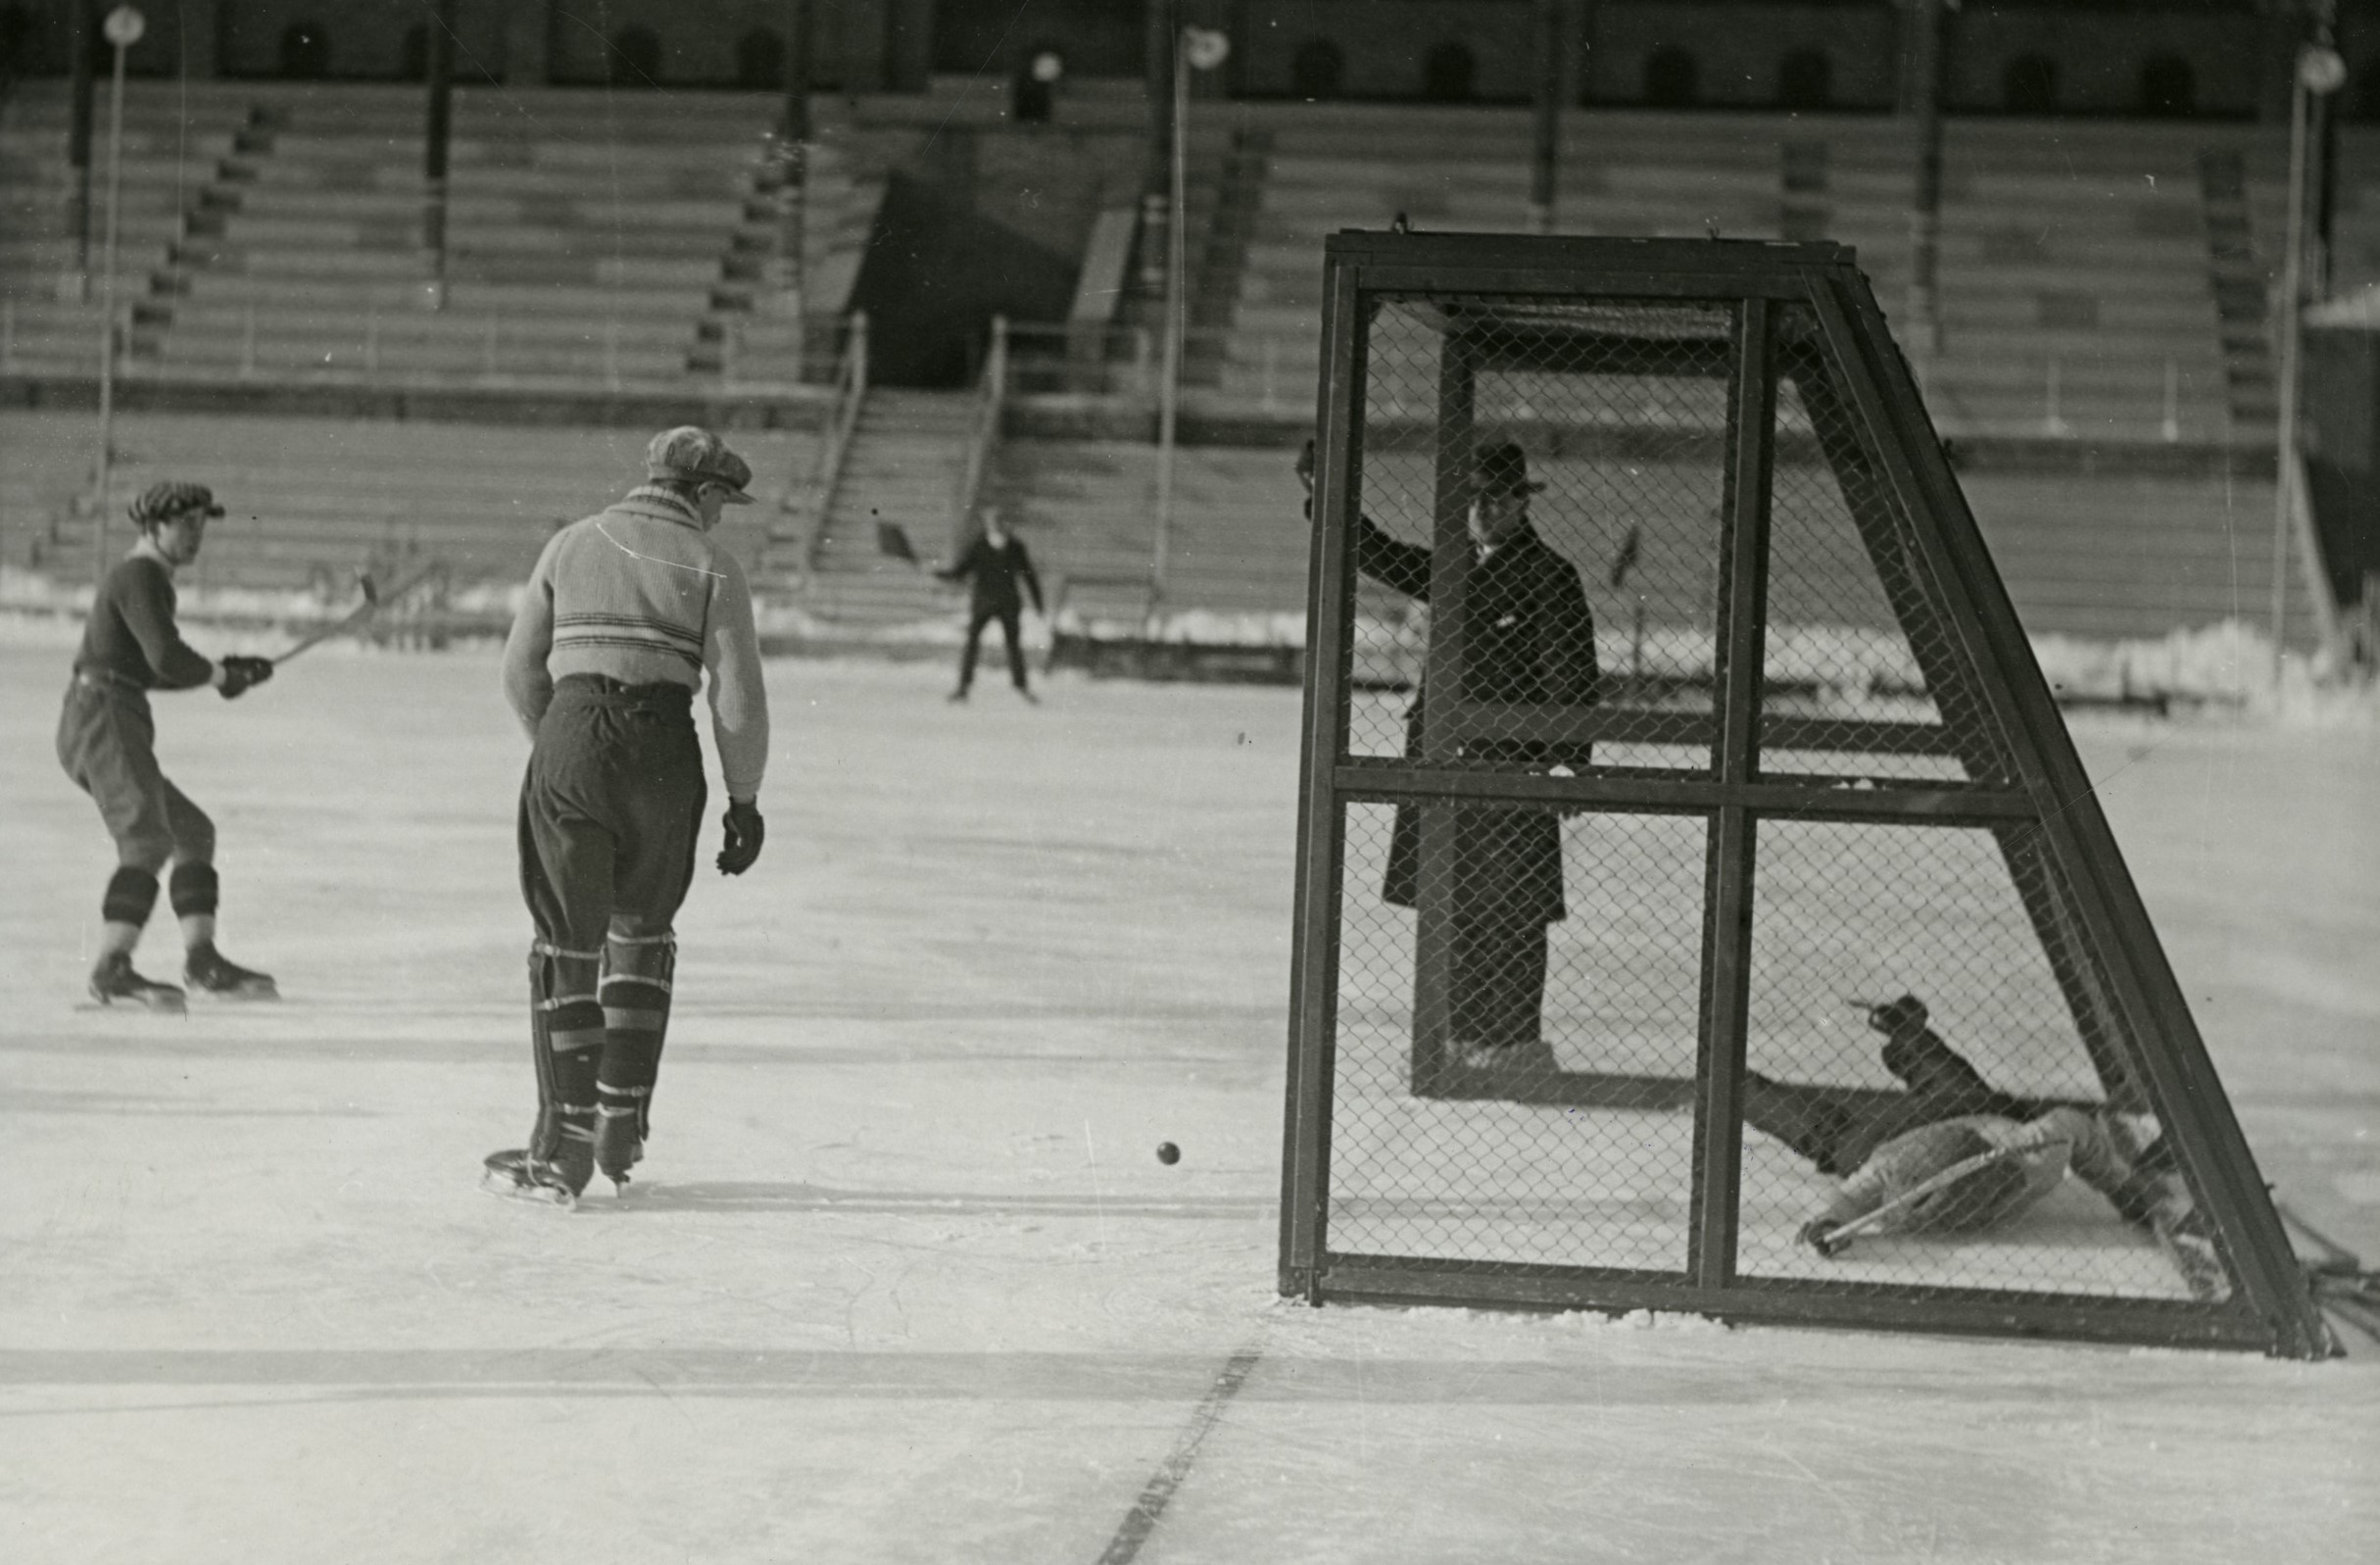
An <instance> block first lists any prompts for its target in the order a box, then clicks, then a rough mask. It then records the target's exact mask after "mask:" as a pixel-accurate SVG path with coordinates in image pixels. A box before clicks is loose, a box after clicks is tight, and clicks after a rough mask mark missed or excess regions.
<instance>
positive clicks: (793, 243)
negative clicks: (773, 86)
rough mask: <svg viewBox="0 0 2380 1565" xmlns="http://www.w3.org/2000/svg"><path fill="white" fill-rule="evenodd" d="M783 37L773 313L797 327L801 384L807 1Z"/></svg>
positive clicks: (796, 369) (789, 11)
mask: <svg viewBox="0 0 2380 1565" xmlns="http://www.w3.org/2000/svg"><path fill="white" fill-rule="evenodd" d="M785 32H786V42H785V122H784V124H783V125H782V126H781V131H782V140H781V142H780V145H779V148H778V155H779V159H780V166H779V168H778V171H777V180H778V183H777V287H776V289H775V291H774V297H773V299H772V300H771V308H772V309H773V310H774V311H775V313H776V314H777V315H779V316H780V317H782V318H786V319H789V320H791V321H792V322H793V323H794V345H793V378H794V380H795V381H796V382H797V383H799V382H800V380H801V373H802V367H801V366H802V358H803V356H804V352H805V350H806V349H807V348H808V346H809V343H808V341H807V332H806V330H805V329H804V328H805V325H806V320H807V315H808V309H809V306H808V303H807V298H806V295H807V292H808V288H809V276H808V260H809V179H810V135H811V126H810V43H811V39H810V4H809V0H787V5H786V14H785Z"/></svg>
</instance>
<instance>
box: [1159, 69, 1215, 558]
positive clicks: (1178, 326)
mask: <svg viewBox="0 0 2380 1565" xmlns="http://www.w3.org/2000/svg"><path fill="white" fill-rule="evenodd" d="M1231 52H1232V46H1231V40H1230V39H1228V38H1226V37H1225V36H1224V35H1223V34H1222V33H1220V32H1216V31H1214V30H1212V29H1211V28H1207V27H1185V28H1183V29H1182V35H1181V37H1180V39H1179V40H1178V41H1177V46H1176V48H1175V49H1174V51H1173V53H1174V82H1173V89H1174V90H1173V105H1174V112H1173V121H1172V124H1171V126H1170V127H1169V128H1170V130H1171V132H1172V133H1171V136H1170V138H1169V139H1170V140H1171V142H1172V144H1173V176H1172V187H1171V191H1170V198H1171V199H1170V200H1169V201H1168V202H1167V220H1166V224H1165V241H1166V243H1165V344H1164V358H1163V362H1162V364H1161V365H1160V367H1159V369H1158V375H1157V506H1156V524H1155V527H1154V529H1153V536H1152V537H1151V539H1150V542H1149V561H1148V580H1149V588H1150V591H1151V592H1152V593H1153V594H1154V595H1155V596H1156V597H1157V598H1159V599H1162V598H1163V597H1164V596H1165V571H1166V555H1167V551H1168V548H1169V546H1170V544H1171V541H1172V540H1171V535H1172V532H1173V525H1174V428H1175V422H1176V418H1177V415H1178V410H1179V409H1180V406H1181V402H1182V348H1183V343H1182V339H1183V336H1184V331H1185V326H1186V324H1187V319H1186V318H1187V317H1188V315H1189V300H1188V299H1187V298H1186V297H1185V295H1186V294H1187V293H1188V291H1189V290H1188V278H1187V276H1186V273H1187V272H1188V270H1189V248H1190V247H1189V245H1188V243H1187V239H1186V234H1185V232H1184V230H1185V229H1186V228H1187V227H1188V226H1189V224H1188V223H1187V222H1186V221H1185V220H1184V218H1185V212H1186V209H1187V208H1188V206H1189V201H1190V196H1189V190H1190V72H1192V71H1193V70H1195V71H1212V70H1214V69H1215V68H1216V67H1217V66H1219V65H1221V64H1223V62H1224V61H1225V60H1226V59H1228V58H1229V57H1230V55H1231Z"/></svg>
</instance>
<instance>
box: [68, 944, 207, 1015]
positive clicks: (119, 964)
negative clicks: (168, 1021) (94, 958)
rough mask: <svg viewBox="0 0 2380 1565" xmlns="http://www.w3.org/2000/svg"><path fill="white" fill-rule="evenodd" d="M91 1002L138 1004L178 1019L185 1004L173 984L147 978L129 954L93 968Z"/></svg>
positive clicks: (107, 958)
mask: <svg viewBox="0 0 2380 1565" xmlns="http://www.w3.org/2000/svg"><path fill="white" fill-rule="evenodd" d="M91 999H92V1000H94V1001H96V1002H97V1003H100V1004H102V1005H135V1006H139V1007H142V1008H144V1009H148V1010H156V1011H164V1012H167V1013H168V1014H170V1015H175V1016H178V1015H180V1014H181V1013H182V1011H183V1009H184V1006H185V1002H184V1001H183V998H182V992H181V991H180V990H178V989H176V988H174V987H173V986H172V985H171V984H161V983H158V982H157V981H156V980H154V979H149V978H143V977H142V976H141V975H140V974H138V973H136V972H134V971H133V970H132V957H131V954H130V953H128V952H121V951H119V952H111V953H109V954H107V955H105V956H103V957H101V958H100V960H99V965H98V966H97V967H94V968H92V969H91Z"/></svg>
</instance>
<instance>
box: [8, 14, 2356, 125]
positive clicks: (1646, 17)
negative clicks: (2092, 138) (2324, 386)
mask: <svg viewBox="0 0 2380 1565" xmlns="http://www.w3.org/2000/svg"><path fill="white" fill-rule="evenodd" d="M1562 4H1563V5H1564V8H1565V11H1566V14H1567V23H1566V24H1567V26H1568V27H1569V29H1570V33H1571V36H1572V38H1573V39H1574V43H1575V48H1576V63H1577V69H1575V70H1574V72H1573V73H1572V75H1573V79H1574V81H1575V83H1576V87H1577V97H1578V99H1579V102H1581V103H1585V104H1606V105H1629V104H1664V105H1666V106H1671V107H1686V106H1691V105H1697V104H1699V105H1707V106H1711V107H1720V108H1776V107H1785V108H1797V109H1821V108H1831V109H1843V110H1869V111H1879V112H1880V111H1885V110H1889V109H1891V108H1892V107H1894V105H1895V104H1896V102H1897V101H1898V100H1899V98H1900V97H1901V95H1902V73H1901V57H1902V53H1903V44H1904V34H1905V32H1906V15H1905V13H1906V8H1905V6H1903V5H1901V4H1896V3H1895V0H1562ZM1536 5H1537V0H1184V14H1185V15H1186V16H1188V17H1190V19H1191V20H1194V21H1198V22H1202V23H1205V24H1210V25H1214V26H1218V27H1221V28H1223V29H1224V30H1225V31H1227V32H1228V33H1229V34H1230V35H1231V36H1232V38H1233V39H1234V42H1235V49H1234V52H1233V55H1232V58H1231V59H1230V60H1229V61H1228V62H1227V64H1226V68H1225V70H1224V71H1223V72H1221V73H1217V78H1216V80H1217V85H1218V86H1220V87H1222V88H1224V89H1226V90H1228V91H1230V92H1232V93H1233V94H1235V95H1238V96H1241V97H1253V98H1287V99H1291V100H1295V99H1301V98H1329V97H1342V98H1354V99H1374V100H1390V101H1397V100H1406V101H1410V100H1427V99H1438V100H1442V101H1462V102H1479V103H1497V102H1504V103H1518V102H1523V101H1526V100H1527V99H1528V97H1529V95H1530V90H1531V85H1532V81H1533V79H1534V70H1535V60H1536V54H1537V48H1536V42H1535V40H1536V38H1537V36H1538V33H1537V29H1536V24H1535V23H1534V20H1533V18H1534V14H1535V10H1536ZM69 8H70V0H0V41H5V42H6V43H7V45H8V48H7V50H6V53H7V55H8V57H9V58H8V59H7V61H6V62H5V64H0V80H5V79H6V77H7V76H9V75H11V74H16V75H38V74H59V73H64V72H65V71H66V69H67V66H68V41H67V32H68V17H69V15H70V9H69ZM101 9H104V8H101ZM150 12H151V15H150V16H149V28H148V33H147V36H146V37H144V38H143V39H142V40H141V42H140V43H139V44H137V45H135V46H134V47H133V49H132V50H131V52H130V56H129V59H128V61H127V67H128V69H129V70H130V71H131V72H132V73H135V74H143V75H152V76H164V75H187V76H191V77H198V78H205V77H210V76H218V75H223V76H242V77H283V78H287V77H298V78H312V79H333V80H336V79H352V80H402V79H407V78H409V77H417V76H419V75H420V73H421V72H422V60H423V57H424V44H423V37H424V32H423V27H424V24H423V21H422V11H421V7H420V6H419V4H417V3H416V0H183V3H180V4H177V5H172V6H166V5H155V6H152V7H151V8H150ZM786 12H787V7H786V5H785V3H784V0H607V4H606V5H605V7H604V8H603V9H602V11H601V13H600V21H597V20H594V19H591V18H589V17H588V16H586V15H583V14H582V13H581V12H580V11H579V9H578V8H576V7H573V6H565V5H563V4H561V3H559V0H457V4H456V13H455V15H456V26H457V30H458V40H459V43H460V44H461V48H460V49H459V51H458V57H457V62H456V66H457V70H458V72H459V73H462V74H463V75H464V76H465V77H466V78H467V77H469V76H472V75H476V76H478V77H479V78H481V79H490V80H502V81H514V82H531V81H548V82H555V83H565V84H592V83H600V82H610V83H612V84H614V85H618V86H622V87H635V86H641V85H646V84H651V85H654V86H661V87H671V88H685V87H734V86H741V87H745V88H754V87H769V86H774V85H776V84H777V82H778V81H779V80H780V79H781V75H782V60H783V57H784V43H783V39H784V27H785V23H786ZM2338 12H2339V22H2338V34H2339V38H2338V41H2339V43H2340V46H2341V48H2342V50H2343V52H2344V53H2345V54H2346V55H2347V57H2348V60H2349V63H2350V67H2351V69H2352V70H2353V71H2354V73H2355V80H2356V86H2355V88H2354V89H2353V90H2352V91H2351V93H2350V94H2349V95H2348V102H2347V105H2346V107H2347V109H2348V111H2349V112H2350V113H2351V114H2352V115H2354V116H2356V117H2357V118H2366V119H2368V118H2372V117H2374V116H2376V115H2380V0H2339V5H2338ZM810 14H811V18H812V23H811V25H812V28H813V59H814V60H815V73H816V76H815V79H816V81H817V84H818V85H819V86H820V87H821V88H825V89H829V90H842V91H850V92H883V91H894V92H923V91H926V90H928V88H929V85H930V82H931V73H934V72H938V71H939V72H942V73H959V74H965V75H987V74H988V75H992V76H995V77H999V76H1005V75H1007V74H1009V73H1013V72H1015V71H1016V70H1018V69H1019V68H1020V67H1021V66H1022V65H1023V64H1024V63H1025V62H1026V61H1027V60H1028V59H1029V58H1031V56H1032V55H1033V54H1034V53H1036V52H1038V51H1040V50H1042V49H1044V48H1049V47H1055V48H1057V49H1058V50H1059V51H1060V52H1061V53H1063V54H1064V55H1065V56H1066V57H1067V59H1068V63H1069V66H1070V69H1071V71H1072V73H1074V74H1075V75H1076V76H1078V77H1081V76H1109V77H1123V78H1127V79H1129V78H1132V77H1136V76H1140V75H1141V74H1142V73H1143V72H1144V66H1145V58H1146V49H1147V42H1146V39H1147V32H1148V29H1147V25H1146V22H1145V17H1146V0H1024V3H1023V4H1022V5H1009V4H1000V5H992V4H986V3H983V0H813V4H812V5H811V7H810ZM1945 25H1946V26H1947V28H1948V36H1947V39H1946V51H1945V58H1946V60H1947V62H1948V68H1947V69H1948V79H1947V81H1946V83H1945V89H1946V102H1947V107H1949V108H1950V109H1952V110H1954V111H1959V112H1968V113H2030V114H2090V115H2103V114H2116V115H2121V114H2151V115H2175V116H2192V115H2194V116H2202V117H2211V118H2238V117H2243V116H2249V115H2259V116H2261V117H2264V118H2282V117H2285V116H2286V113H2287V83H2288V71H2289V60H2290V56H2291V52H2292V49H2293V47H2294V42H2295V39H2296V37H2297V35H2298V30H2299V28H2300V25H2301V21H2300V13H2299V8H2298V7H2297V6H2296V5H2294V4H2290V3H2284V0H1967V4H1965V5H1963V6H1960V7H1958V8H1956V9H1955V10H1952V11H1950V12H1949V13H1948V14H1947V16H1946V22H1945ZM95 48H96V49H97V50H98V51H99V52H100V53H101V54H102V55H104V53H105V45H95Z"/></svg>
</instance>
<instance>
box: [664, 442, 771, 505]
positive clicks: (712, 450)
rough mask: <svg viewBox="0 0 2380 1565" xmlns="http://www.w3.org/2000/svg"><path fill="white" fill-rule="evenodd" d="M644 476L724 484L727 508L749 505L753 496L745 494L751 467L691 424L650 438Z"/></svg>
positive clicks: (721, 443)
mask: <svg viewBox="0 0 2380 1565" xmlns="http://www.w3.org/2000/svg"><path fill="white" fill-rule="evenodd" d="M645 476H646V477H648V478H674V479H677V480H678V481H679V482H681V483H692V484H704V483H711V484H724V485H726V487H727V503H728V504H729V505H732V506H749V505H751V504H752V496H751V495H749V494H746V493H745V488H746V486H747V485H749V484H750V483H751V482H752V464H750V463H748V462H746V461H745V460H744V459H743V458H742V457H739V456H737V455H736V454H735V453H734V452H732V451H730V450H728V449H727V442H726V441H724V440H721V439H720V438H719V437H718V436H717V435H714V434H712V433H711V432H710V431H709V430H707V429H703V428H698V427H697V426H695V425H693V424H680V425H679V426H678V427H677V428H675V429H664V430H662V431H661V432H660V433H659V434H657V435H655V436H654V437H653V444H651V445H649V446H647V447H646V448H645Z"/></svg>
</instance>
